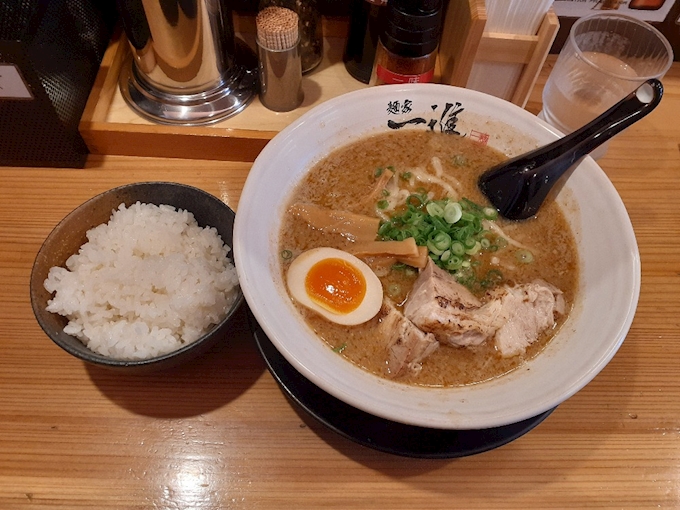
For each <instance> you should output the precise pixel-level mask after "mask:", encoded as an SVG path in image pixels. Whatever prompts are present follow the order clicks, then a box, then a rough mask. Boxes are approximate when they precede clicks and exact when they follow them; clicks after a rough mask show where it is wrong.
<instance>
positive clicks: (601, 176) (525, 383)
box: [234, 84, 640, 430]
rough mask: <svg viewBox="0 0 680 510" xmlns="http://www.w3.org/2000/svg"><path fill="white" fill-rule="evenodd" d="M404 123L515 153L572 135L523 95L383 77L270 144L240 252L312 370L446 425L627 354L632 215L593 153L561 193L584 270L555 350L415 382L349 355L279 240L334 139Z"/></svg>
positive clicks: (534, 411) (572, 382) (572, 381)
mask: <svg viewBox="0 0 680 510" xmlns="http://www.w3.org/2000/svg"><path fill="white" fill-rule="evenodd" d="M393 129H416V130H417V129H421V130H422V129H433V130H439V131H444V132H447V133H450V134H455V133H458V134H460V135H463V136H467V137H470V138H472V139H476V140H477V141H479V142H480V143H486V144H488V145H489V146H491V147H493V148H496V149H498V150H500V151H502V152H504V153H505V154H507V155H508V156H513V155H517V154H520V153H522V152H526V151H527V150H530V149H533V148H536V147H537V146H540V145H543V144H546V143H548V142H551V141H553V140H555V139H557V138H559V137H560V136H561V134H560V133H559V132H557V131H556V130H554V128H551V127H550V126H549V125H548V124H546V123H544V122H543V121H541V120H539V119H538V118H536V117H535V116H534V115H532V114H530V113H529V112H527V111H525V110H523V109H521V108H519V107H517V106H515V105H513V104H511V103H508V102H506V101H503V100H500V99H498V98H495V97H491V96H488V95H485V94H482V93H478V92H475V91H471V90H466V89H461V88H456V87H451V86H447V85H438V84H411V85H408V84H407V85H389V86H384V87H373V88H369V89H364V90H361V91H357V92H352V93H348V94H345V95H343V96H339V97H337V98H335V99H332V100H330V101H327V102H325V103H322V104H320V105H319V106H317V107H315V108H314V109H312V110H310V111H309V112H308V113H306V114H305V115H303V116H302V117H300V118H299V119H298V120H297V121H295V122H294V123H293V124H291V125H290V126H288V127H287V128H286V129H284V130H283V131H281V132H280V133H279V134H278V135H277V136H275V137H274V139H272V141H271V142H270V143H269V144H267V146H266V147H265V148H264V150H263V151H262V152H261V153H260V155H259V156H258V158H257V159H256V161H255V163H254V164H253V167H252V169H251V171H250V174H249V176H248V179H247V181H246V183H245V186H244V189H243V193H242V195H241V200H240V205H239V209H238V214H237V217H236V222H235V226H234V244H235V252H234V257H235V264H236V268H237V271H238V275H239V280H240V282H241V285H242V288H243V291H244V296H245V299H246V301H247V302H248V305H249V306H250V309H251V310H252V313H253V315H254V317H255V319H256V320H257V321H258V323H259V325H260V326H261V327H262V330H263V331H264V333H265V334H266V335H267V336H268V338H269V339H270V340H271V342H272V343H273V344H274V346H275V347H276V348H277V349H278V351H279V352H280V353H281V354H282V355H283V356H284V357H285V358H286V360H287V361H288V362H289V363H290V364H291V365H292V366H293V367H295V369H296V370H297V371H298V372H299V373H300V374H301V375H302V376H304V377H305V378H307V379H308V380H309V381H311V382H312V383H314V384H315V385H316V386H318V387H319V388H321V389H322V390H324V391H325V392H327V393H329V394H330V395H332V396H334V397H336V398H338V399H340V400H341V401H343V402H345V403H347V404H349V405H351V406H354V407H356V408H358V409H360V410H362V411H365V412H368V413H370V414H373V415H375V416H378V417H381V418H384V419H388V420H392V421H395V422H399V423H404V424H409V425H415V426H421V427H430V428H439V429H459V430H462V429H483V428H491V427H498V426H503V425H508V424H512V423H516V422H519V421H522V420H525V419H529V418H532V417H535V416H538V415H540V414H541V413H544V412H546V411H549V410H551V409H553V408H554V407H556V406H557V405H559V404H560V403H561V402H563V401H565V400H566V399H568V398H569V397H571V396H572V395H574V394H575V393H576V392H577V391H579V390H580V389H581V388H583V387H584V386H585V385H586V384H587V383H588V382H590V381H591V380H592V379H593V378H594V377H595V376H596V375H597V374H598V373H599V372H600V371H601V370H602V369H603V368H604V367H605V366H606V365H607V363H608V362H609V361H610V360H611V359H612V357H613V356H614V355H615V353H616V352H617V350H618V349H619V347H620V346H621V343H622V342H623V340H624V338H625V336H626V334H627V332H628V330H629V328H630V324H631V322H632V320H633V316H634V313H635V308H636V306H637V300H638V295H639V289H640V261H639V253H638V249H637V243H636V240H635V235H634V233H633V229H632V226H631V223H630V219H629V217H628V215H627V212H626V209H625V207H624V205H623V203H622V201H621V199H620V197H619V195H618V194H617V192H616V190H615V188H614V186H613V185H612V183H611V182H610V181H609V180H608V178H607V177H606V175H605V173H604V172H603V171H602V169H601V168H600V167H599V166H598V165H597V164H596V163H595V162H594V161H593V160H592V159H591V158H590V157H588V158H586V159H585V160H584V161H583V162H582V163H581V164H580V165H579V167H578V168H576V169H575V170H574V172H573V173H572V174H571V176H570V177H569V179H568V181H567V182H566V183H565V184H564V186H563V187H562V188H561V190H560V192H559V194H558V195H557V198H556V200H557V201H558V203H559V205H560V208H561V209H562V211H563V213H564V215H565V217H566V219H567V221H568V223H569V225H570V227H571V229H572V231H573V234H574V237H575V240H576V244H577V251H578V257H579V264H580V271H579V284H578V291H577V294H576V297H575V303H574V309H573V311H572V312H571V314H570V315H569V317H568V319H567V320H566V322H565V324H564V325H563V326H562V327H561V328H560V330H559V331H558V333H557V334H556V335H555V336H554V338H553V339H552V340H551V341H550V342H549V343H548V344H547V346H546V347H545V348H544V350H543V351H541V352H540V353H539V354H538V355H537V356H535V357H534V358H533V359H531V360H529V361H527V362H526V363H524V364H523V365H521V366H520V367H519V368H517V369H515V370H514V371H512V372H510V373H508V374H506V375H504V376H501V377H498V378H495V379H492V380H489V381H487V382H481V383H478V384H473V385H468V386H461V387H450V388H432V387H429V388H428V387H422V386H420V387H419V386H409V385H406V384H403V383H400V382H398V380H388V379H385V378H381V377H378V376H376V375H373V374H371V373H369V372H367V371H365V370H363V369H362V368H359V367H357V366H355V365H353V364H352V363H350V362H349V361H347V360H346V359H344V358H343V357H342V356H340V355H338V354H337V353H336V352H334V351H333V350H332V349H331V348H330V347H329V346H328V344H326V343H325V342H324V341H322V340H321V339H320V338H318V337H317V336H316V335H315V333H314V332H313V331H312V330H311V328H310V327H309V326H308V325H307V323H306V322H305V321H304V320H303V319H302V317H301V316H300V314H299V313H298V311H297V310H296V308H295V306H294V304H293V302H292V301H291V299H290V297H289V294H288V292H287V289H286V285H285V281H284V279H283V277H282V274H281V269H280V262H279V256H280V254H279V248H278V247H279V231H280V228H281V222H282V218H283V217H284V214H285V212H286V208H287V201H288V200H289V196H290V194H291V192H292V190H293V189H294V188H295V186H296V185H297V184H298V183H299V182H300V180H301V179H302V178H303V176H304V175H305V174H306V173H307V172H308V171H309V170H310V169H311V168H312V167H313V165H314V164H315V163H317V162H318V161H319V160H321V159H323V158H324V157H325V156H326V155H328V154H329V153H330V152H331V151H332V150H334V149H336V148H339V147H342V146H344V145H346V144H348V143H350V142H352V141H355V140H358V139H360V138H364V137H367V136H369V135H372V134H375V133H379V132H383V131H390V130H393ZM404 150H408V148H405V149H404ZM263 204H267V213H266V214H263V209H262V208H263ZM612 246H616V249H615V250H614V249H612V248H611V247H612Z"/></svg>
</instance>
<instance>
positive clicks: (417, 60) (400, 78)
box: [371, 0, 443, 85]
mask: <svg viewBox="0 0 680 510" xmlns="http://www.w3.org/2000/svg"><path fill="white" fill-rule="evenodd" d="M442 11H443V1H442V0H418V1H413V0H390V1H389V2H388V4H387V13H386V19H385V24H384V28H383V32H382V34H381V36H380V41H379V43H378V49H377V51H376V57H375V69H374V77H373V78H372V80H371V81H372V82H373V83H375V84H376V85H381V84H393V83H427V82H431V81H432V80H433V78H434V69H435V63H436V61H437V47H438V46H439V39H440V36H441V25H442Z"/></svg>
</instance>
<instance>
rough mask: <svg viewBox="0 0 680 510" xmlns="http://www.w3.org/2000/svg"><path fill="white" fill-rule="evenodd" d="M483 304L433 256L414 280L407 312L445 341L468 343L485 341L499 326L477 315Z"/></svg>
mask: <svg viewBox="0 0 680 510" xmlns="http://www.w3.org/2000/svg"><path fill="white" fill-rule="evenodd" d="M481 306H482V302H481V301H480V300H479V299H477V298H476V297H475V296H474V295H473V294H472V292H470V291H469V290H468V289H467V288H465V287H464V286H463V285H461V284H459V283H458V282H457V281H456V280H455V278H454V277H453V276H451V274H449V272H448V271H446V270H444V269H441V268H440V267H438V266H436V265H435V263H434V262H432V259H429V260H428V262H427V265H426V266H425V269H423V270H422V271H421V272H420V275H419V276H418V278H417V280H416V281H415V283H414V284H413V288H412V289H411V293H410V294H409V297H408V299H407V301H406V303H405V305H404V315H405V316H406V317H408V318H409V319H410V320H411V321H412V322H413V323H414V324H415V325H416V326H418V327H419V328H420V329H422V330H423V331H426V332H428V333H432V334H434V336H435V337H436V338H437V340H439V341H440V342H441V343H444V344H449V345H453V346H463V347H466V346H470V345H479V344H481V343H482V342H483V341H484V340H486V339H487V338H489V337H490V336H491V335H493V333H494V332H495V330H496V328H495V327H493V326H491V325H489V324H487V322H480V321H479V320H477V319H475V318H474V317H473V315H472V312H473V311H474V310H478V309H479V308H481Z"/></svg>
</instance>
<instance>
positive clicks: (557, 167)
mask: <svg viewBox="0 0 680 510" xmlns="http://www.w3.org/2000/svg"><path fill="white" fill-rule="evenodd" d="M662 96H663V85H662V84H661V82H660V81H659V80H657V79H651V80H647V81H646V82H645V83H643V84H642V85H640V86H639V87H638V88H637V89H636V90H635V91H633V92H631V93H630V94H629V95H628V96H626V97H625V98H624V99H622V100H621V101H619V102H618V103H616V104H615V105H614V106H612V107H611V108H610V109H609V110H607V111H606V112H604V113H603V114H602V115H600V116H599V117H597V118H596V119H595V120H593V121H592V122H590V123H589V124H586V125H585V126H583V127H582V128H580V129H578V130H576V131H574V132H573V133H571V134H569V135H567V136H565V137H563V138H560V139H559V140H556V141H554V142H552V143H550V144H549V145H546V146H544V147H540V148H539V149H536V150H533V151H530V152H527V153H526V154H522V155H520V156H517V157H515V158H513V159H511V160H509V161H506V162H505V163H501V164H499V165H497V166H495V167H492V168H490V169H489V170H487V171H486V172H484V173H483V174H482V175H481V176H480V178H479V181H478V185H479V188H480V189H481V190H482V193H484V195H486V197H487V198H488V199H489V200H490V201H491V204H492V205H493V206H494V207H495V208H496V209H498V212H499V214H500V215H501V216H504V217H505V218H508V219H511V220H523V219H527V218H531V217H532V216H534V215H535V214H536V213H537V212H538V209H539V208H540V207H541V204H543V201H544V200H545V198H546V197H547V196H548V194H549V192H550V191H551V189H552V188H553V187H554V185H555V184H556V183H557V182H558V181H559V180H560V178H561V177H562V176H564V180H566V179H567V178H568V177H569V175H570V174H571V172H569V170H573V169H574V168H576V166H578V164H579V163H580V162H581V160H582V159H583V158H584V157H585V156H587V155H588V154H589V153H590V152H591V151H593V150H594V149H596V148H597V147H599V146H600V145H602V144H603V143H604V142H606V141H607V140H609V139H610V138H611V137H613V136H614V135H616V134H617V133H619V132H621V131H623V130H624V129H626V128H627V127H628V126H630V125H631V124H634V123H635V122H637V121H638V120H640V119H641V118H643V117H644V116H645V115H647V114H648V113H650V112H651V111H652V110H653V109H654V108H656V106H657V105H658V104H659V102H660V101H661V97H662ZM563 182H564V181H562V183H563Z"/></svg>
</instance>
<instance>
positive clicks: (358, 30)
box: [343, 0, 388, 83]
mask: <svg viewBox="0 0 680 510" xmlns="http://www.w3.org/2000/svg"><path fill="white" fill-rule="evenodd" d="M387 2H388V0H354V2H353V3H352V11H351V14H350V22H349V34H348V36H347V45H346V46H345V54H344V56H343V62H344V63H345V68H346V69H347V72H348V73H349V74H351V75H352V77H354V78H355V79H357V80H359V81H361V82H363V83H368V82H369V81H370V79H371V73H372V71H373V63H374V61H375V51H376V48H377V46H378V39H379V38H380V34H381V32H382V30H383V23H384V18H385V9H386V6H387Z"/></svg>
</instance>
